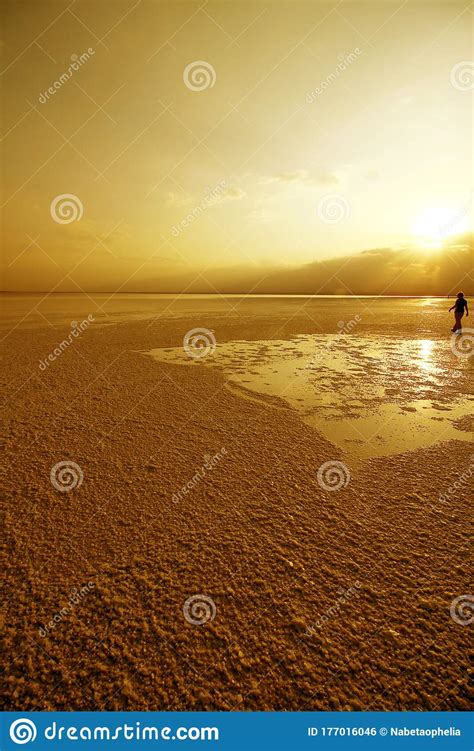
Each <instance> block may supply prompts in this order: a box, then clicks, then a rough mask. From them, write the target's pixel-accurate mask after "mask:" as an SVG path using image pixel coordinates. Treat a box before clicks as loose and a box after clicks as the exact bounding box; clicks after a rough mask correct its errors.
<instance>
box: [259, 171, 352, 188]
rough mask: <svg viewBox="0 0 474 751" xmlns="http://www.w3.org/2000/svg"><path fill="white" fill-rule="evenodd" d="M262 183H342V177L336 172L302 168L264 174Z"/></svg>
mask: <svg viewBox="0 0 474 751" xmlns="http://www.w3.org/2000/svg"><path fill="white" fill-rule="evenodd" d="M258 182H259V184H260V185H274V184H276V183H280V184H283V185H290V184H292V183H297V184H298V183H299V184H301V185H310V186H312V185H313V186H314V185H333V186H335V185H340V182H341V180H340V178H339V177H338V175H336V174H335V173H334V172H319V173H311V172H309V171H308V170H305V169H300V170H295V171H294V172H281V173H279V174H276V175H263V176H262V177H261V178H260V179H259V181H258Z"/></svg>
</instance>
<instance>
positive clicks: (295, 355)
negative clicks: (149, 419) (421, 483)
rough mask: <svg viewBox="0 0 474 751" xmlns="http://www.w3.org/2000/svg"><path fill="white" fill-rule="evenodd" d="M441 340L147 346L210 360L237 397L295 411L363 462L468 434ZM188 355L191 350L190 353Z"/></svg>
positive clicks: (163, 358) (162, 354)
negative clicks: (192, 348) (202, 349)
mask: <svg viewBox="0 0 474 751" xmlns="http://www.w3.org/2000/svg"><path fill="white" fill-rule="evenodd" d="M447 346H448V347H449V344H448V345H446V343H445V342H443V341H440V342H434V341H431V340H425V339H421V340H414V339H412V340H400V339H396V338H392V337H382V338H380V337H379V338H377V339H375V338H374V339H373V340H372V339H371V338H370V337H359V338H358V337H355V336H341V335H340V334H337V335H333V336H328V335H325V336H307V335H305V336H298V337H296V338H295V339H292V340H289V341H288V340H276V341H232V342H226V343H223V344H218V345H217V347H216V349H215V351H214V352H210V353H208V354H207V355H205V356H203V357H198V356H195V357H190V356H189V355H188V354H187V353H186V352H185V351H184V350H183V348H181V347H179V348H173V349H153V350H151V351H150V352H148V353H146V354H148V355H151V356H152V357H154V358H156V359H157V360H159V361H160V362H170V363H174V364H176V363H178V364H183V365H187V366H190V367H218V368H220V369H221V370H222V371H223V374H224V377H225V378H226V380H227V384H228V387H229V388H230V389H233V390H235V391H237V392H238V393H239V394H240V395H243V396H245V397H246V398H252V399H257V400H264V401H266V403H267V404H271V405H273V406H275V407H277V408H280V409H282V408H283V409H285V408H288V407H291V408H293V409H295V410H296V411H297V412H298V413H299V414H300V416H301V418H302V419H303V420H304V422H306V423H307V424H308V425H311V426H312V427H314V428H315V429H317V430H318V431H319V432H320V433H322V434H323V435H324V436H325V437H326V438H327V439H328V440H329V441H331V442H332V443H334V444H335V445H337V446H339V447H340V448H341V449H342V450H343V451H344V452H346V453H347V454H348V455H350V456H352V457H354V458H358V459H366V458H368V457H373V456H387V455H389V454H397V453H401V452H404V451H408V450H413V449H417V448H422V447H425V446H429V445H432V444H434V443H438V442H439V441H444V440H449V439H453V438H456V439H458V440H466V441H467V440H472V433H470V432H469V430H471V429H472V425H471V424H469V420H467V418H466V415H469V414H470V413H471V412H472V400H470V399H469V398H468V397H467V396H466V397H464V398H460V396H459V377H458V376H459V373H458V372H457V371H453V368H452V367H448V366H447V364H446V363H447V362H449V360H448V361H447V360H446V358H447V352H446V347H447ZM193 354H194V355H196V354H199V352H194V353H193Z"/></svg>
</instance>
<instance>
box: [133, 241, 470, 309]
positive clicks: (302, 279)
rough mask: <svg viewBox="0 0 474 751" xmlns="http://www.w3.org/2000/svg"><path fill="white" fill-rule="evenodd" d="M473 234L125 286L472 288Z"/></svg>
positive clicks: (227, 290) (401, 291)
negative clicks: (426, 246) (426, 244)
mask: <svg viewBox="0 0 474 751" xmlns="http://www.w3.org/2000/svg"><path fill="white" fill-rule="evenodd" d="M473 265H474V264H473V236H472V235H471V234H470V235H465V236H463V237H460V238H458V239H456V240H455V241H453V242H452V243H451V244H449V245H448V244H447V245H446V246H445V247H444V248H441V249H440V250H437V251H435V252H433V251H432V252H430V253H425V252H423V250H420V249H419V248H417V247H414V246H413V247H403V248H392V247H381V248H371V249H368V250H365V251H362V252H360V253H354V254H352V255H346V256H343V257H339V258H331V259H328V260H316V261H313V262H312V263H308V264H305V265H301V266H293V267H286V268H282V267H275V266H273V267H270V266H267V267H265V268H258V269H256V268H255V267H250V266H239V267H232V268H229V267H228V268H213V269H208V270H206V272H205V274H204V278H203V276H200V277H199V279H196V277H197V273H196V269H192V270H189V272H186V274H180V273H178V272H176V273H174V272H171V275H169V276H167V277H166V278H164V277H163V276H161V277H160V278H159V279H158V278H157V279H147V280H142V281H140V280H139V279H135V280H134V283H133V284H134V286H133V288H130V289H128V288H127V289H126V291H137V292H139V291H140V292H176V291H179V290H180V289H184V288H186V290H187V292H189V293H195V294H197V293H203V294H205V293H213V292H215V291H216V289H218V290H219V292H221V293H222V294H246V293H248V292H249V291H251V290H252V292H253V293H254V294H287V295H318V294H319V295H337V294H349V295H351V294H352V295H374V296H377V295H420V296H424V295H434V296H446V295H448V294H451V295H452V294H455V293H456V292H457V291H458V290H459V289H462V288H464V292H465V294H466V295H467V296H469V295H472V294H473V293H474V289H473V283H472V278H470V277H469V274H470V273H472V268H473Z"/></svg>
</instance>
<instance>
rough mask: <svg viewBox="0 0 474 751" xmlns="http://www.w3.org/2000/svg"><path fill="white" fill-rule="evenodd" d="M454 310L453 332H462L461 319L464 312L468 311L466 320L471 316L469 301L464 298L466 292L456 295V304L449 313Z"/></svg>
mask: <svg viewBox="0 0 474 751" xmlns="http://www.w3.org/2000/svg"><path fill="white" fill-rule="evenodd" d="M452 310H454V328H452V329H451V331H454V332H455V333H456V331H462V323H461V319H462V317H463V315H464V310H466V318H467V316H468V315H469V308H468V307H467V300H466V298H465V297H464V292H458V293H457V295H456V302H455V303H454V305H453V306H452V307H451V308H450V309H449V312H451V311H452Z"/></svg>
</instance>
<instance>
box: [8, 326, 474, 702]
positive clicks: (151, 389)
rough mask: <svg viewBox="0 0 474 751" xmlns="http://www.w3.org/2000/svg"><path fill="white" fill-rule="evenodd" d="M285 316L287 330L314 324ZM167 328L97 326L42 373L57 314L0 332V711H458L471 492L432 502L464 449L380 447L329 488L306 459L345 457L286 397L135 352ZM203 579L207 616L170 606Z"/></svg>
mask: <svg viewBox="0 0 474 751" xmlns="http://www.w3.org/2000/svg"><path fill="white" fill-rule="evenodd" d="M286 316H287V313H286V312H284V313H283V314H282V325H284V326H286V328H287V331H286V332H285V333H286V335H287V336H292V335H294V333H295V332H296V333H298V332H299V331H303V332H306V331H309V329H310V326H311V321H310V320H306V319H304V317H303V316H299V317H296V318H295V320H294V321H293V322H292V324H291V325H289V324H284V323H283V322H284V320H285V319H286ZM206 323H207V325H208V326H209V327H210V328H215V330H218V328H219V326H220V328H221V334H222V335H225V336H227V338H228V339H231V338H232V337H234V338H237V337H236V333H237V332H236V331H235V330H233V329H234V327H235V328H237V324H238V328H239V338H245V336H246V335H248V334H250V333H251V335H252V336H253V338H255V339H257V338H259V339H260V338H261V339H263V338H265V337H266V336H268V332H269V329H270V328H271V327H272V326H273V327H274V326H275V320H274V319H272V318H271V316H268V318H265V320H262V319H260V320H259V321H258V322H255V321H252V320H248V321H246V320H245V319H244V318H243V317H242V318H241V319H240V320H239V321H235V322H234V321H232V320H231V321H230V322H229V323H228V324H227V328H225V325H224V324H223V321H222V320H219V318H217V317H216V318H215V320H212V317H211V318H209V317H208V318H207V319H206ZM179 325H180V327H181V329H182V331H184V332H185V331H187V330H188V329H189V328H191V327H192V326H193V325H195V319H193V318H189V319H186V318H183V319H182V320H181V321H180V324H179ZM176 328H177V324H176V321H165V320H163V321H160V322H159V323H158V324H157V325H156V326H151V327H149V328H147V327H146V326H144V324H143V323H142V322H141V323H128V324H121V325H119V326H107V327H105V326H104V327H102V326H99V325H97V326H93V327H91V328H90V329H89V330H88V331H87V332H86V333H85V334H84V335H82V336H81V337H80V338H79V339H77V340H76V341H75V342H74V345H73V346H71V347H70V348H69V349H68V350H67V351H66V352H65V353H64V354H63V355H61V357H60V358H59V359H58V361H56V362H54V363H52V364H51V365H50V366H49V368H48V369H47V371H46V372H44V373H41V372H40V371H38V361H39V359H41V358H44V357H45V355H46V354H47V353H48V352H49V351H51V350H52V348H53V347H54V345H55V344H56V343H57V342H58V341H60V340H61V338H63V336H64V333H65V331H66V329H56V330H53V329H52V328H49V327H45V328H37V329H35V330H30V329H23V330H16V331H14V332H13V333H12V334H11V335H10V336H9V337H8V339H7V340H6V345H5V355H4V362H5V363H7V364H8V368H7V370H6V375H5V376H4V379H5V381H6V383H5V385H6V387H7V392H8V393H9V394H10V399H9V401H8V404H7V418H8V419H7V435H6V458H7V465H6V470H5V478H4V487H5V496H6V530H7V534H6V545H5V554H6V555H5V567H4V572H5V579H6V591H7V607H6V615H5V625H4V634H5V646H6V680H5V691H4V706H5V707H7V708H14V709H22V710H29V709H57V710H61V709H82V710H86V709H95V708H102V709H111V710H113V709H248V710H250V709H253V710H258V709H260V710H262V709H292V710H296V709H318V710H322V709H343V708H346V709H349V708H350V709H391V710H395V709H401V710H409V709H423V710H427V709H441V710H447V709H467V708H468V706H469V704H468V696H469V695H468V677H469V669H468V664H469V662H468V645H469V641H468V638H469V628H468V627H467V626H463V625H460V624H458V623H456V622H455V621H454V620H453V619H452V618H451V617H450V614H449V607H450V604H451V602H452V600H453V598H455V597H457V596H458V595H460V594H463V593H465V592H469V591H470V578H469V551H468V539H469V534H468V518H469V504H468V488H469V486H467V487H466V489H461V491H460V492H459V493H458V494H457V495H456V496H455V497H452V498H451V499H450V500H449V502H448V503H445V504H442V503H439V501H438V496H439V493H440V492H445V490H446V489H447V488H448V487H450V486H451V485H452V483H453V482H454V481H455V480H456V479H458V477H459V475H460V474H461V473H462V472H463V471H464V470H465V469H466V468H467V467H468V466H469V465H470V462H471V458H470V454H471V452H472V448H471V447H470V446H469V444H467V443H464V442H452V441H451V442H449V443H446V444H442V445H436V446H433V447H431V448H429V449H425V450H423V451H416V452H407V453H405V454H403V455H397V456H392V457H384V458H383V459H374V460H371V461H369V462H367V463H366V464H364V465H363V466H361V467H357V469H354V470H353V472H352V478H351V482H350V483H349V485H348V486H347V487H346V488H344V489H343V490H341V491H340V492H337V493H328V492H324V491H323V490H322V489H321V488H320V487H319V485H318V483H317V481H316V476H315V470H316V469H317V467H318V466H319V465H320V464H321V463H322V462H324V461H327V460H335V459H341V460H346V458H345V457H344V456H343V455H342V454H339V453H338V452H337V450H335V448H334V446H333V445H331V444H330V443H328V442H327V441H325V440H324V439H323V438H322V437H321V436H320V435H318V433H317V432H316V431H315V430H313V429H311V428H310V427H309V426H307V425H305V424H304V423H303V422H302V421H301V420H300V419H299V417H298V415H297V414H296V413H293V412H292V411H290V410H285V411H282V410H276V409H272V408H271V407H270V406H268V407H267V406H265V405H264V404H258V403H255V402H252V401H250V400H248V399H243V398H241V397H240V396H239V395H238V394H237V393H230V392H229V390H228V389H227V388H226V387H225V381H224V380H223V377H222V374H220V373H219V372H218V371H216V370H211V369H208V368H207V369H205V368H199V365H198V366H197V367H198V368H199V370H196V369H194V370H190V369H188V368H183V367H180V366H173V365H170V364H166V365H165V364H161V363H157V362H154V361H153V360H151V359H150V358H146V357H144V356H143V355H141V354H140V353H139V352H137V351H136V350H137V349H141V350H148V349H152V348H153V347H156V346H164V347H165V346H176ZM280 336H281V334H280ZM452 367H453V368H457V369H458V372H459V386H460V392H462V390H463V389H466V382H465V380H464V379H465V370H463V369H461V366H460V365H459V364H458V363H454V364H453V366H452ZM463 367H464V366H463ZM27 379H29V380H27ZM25 382H26V383H25ZM15 391H16V393H14V392H15ZM222 447H225V448H226V454H225V455H224V457H223V458H222V459H221V460H220V461H219V463H218V464H217V465H216V466H215V467H214V469H213V470H212V471H210V472H208V473H207V474H206V475H205V476H204V478H203V479H202V480H201V481H200V482H199V483H198V484H196V486H195V487H194V489H193V490H192V492H190V493H189V494H188V495H186V496H184V498H183V499H182V500H180V501H179V503H174V502H173V501H172V495H173V493H176V492H177V491H178V490H179V489H180V488H181V487H182V486H183V485H184V484H185V483H186V482H187V481H188V480H189V479H190V478H191V477H192V476H193V475H194V474H195V472H196V471H197V470H198V469H199V468H200V467H201V466H202V465H203V461H204V459H203V457H204V455H208V454H215V453H216V452H218V451H219V450H221V448H222ZM64 459H71V460H73V461H76V462H77V463H78V464H79V465H80V466H81V467H82V469H83V472H84V482H83V484H82V485H81V486H80V487H79V488H77V489H76V490H74V491H73V492H71V493H58V492H57V491H56V490H55V489H54V488H53V487H52V485H51V483H50V480H49V473H50V469H51V467H52V466H53V465H54V464H55V463H56V462H57V461H61V460H64ZM88 581H91V582H93V583H94V585H95V586H94V588H93V589H92V591H91V592H90V593H89V594H87V596H86V597H85V598H84V599H83V600H82V601H81V602H80V603H79V604H78V605H77V606H75V607H74V608H72V609H71V612H70V613H69V614H68V615H67V616H66V617H65V618H64V619H63V621H62V622H61V623H58V625H57V626H56V628H55V629H54V630H53V631H52V632H51V633H50V634H49V635H48V636H47V637H46V638H41V637H40V636H39V632H38V629H39V628H40V627H42V626H43V625H44V624H45V623H47V622H48V620H50V619H51V618H52V616H53V615H54V614H55V613H57V612H59V611H60V609H61V607H63V606H64V605H65V604H67V601H68V598H69V596H70V590H71V587H77V588H79V587H80V586H83V585H85V584H86V583H87V582H88ZM356 582H358V583H359V584H360V587H358V588H357V594H354V595H353V596H351V597H349V598H348V600H347V602H345V603H344V604H342V605H341V607H340V609H339V610H338V611H337V612H336V613H335V614H333V615H332V617H331V618H329V620H328V621H327V622H326V623H325V624H324V626H323V627H322V628H321V629H318V628H317V626H316V625H315V624H316V622H317V621H318V619H320V618H321V616H322V615H324V614H325V613H327V611H328V610H329V608H331V607H332V606H334V605H335V603H336V602H337V601H338V597H340V590H341V588H343V589H345V590H347V589H348V588H350V587H354V585H355V583H356ZM196 593H203V594H206V595H207V596H209V597H212V599H213V600H214V602H215V605H216V616H215V618H214V620H213V621H212V622H209V623H207V624H206V625H204V626H193V625H191V624H189V623H187V622H186V620H185V619H184V616H183V610H182V608H183V604H184V601H185V600H186V598H187V597H189V596H190V595H193V594H196Z"/></svg>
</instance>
